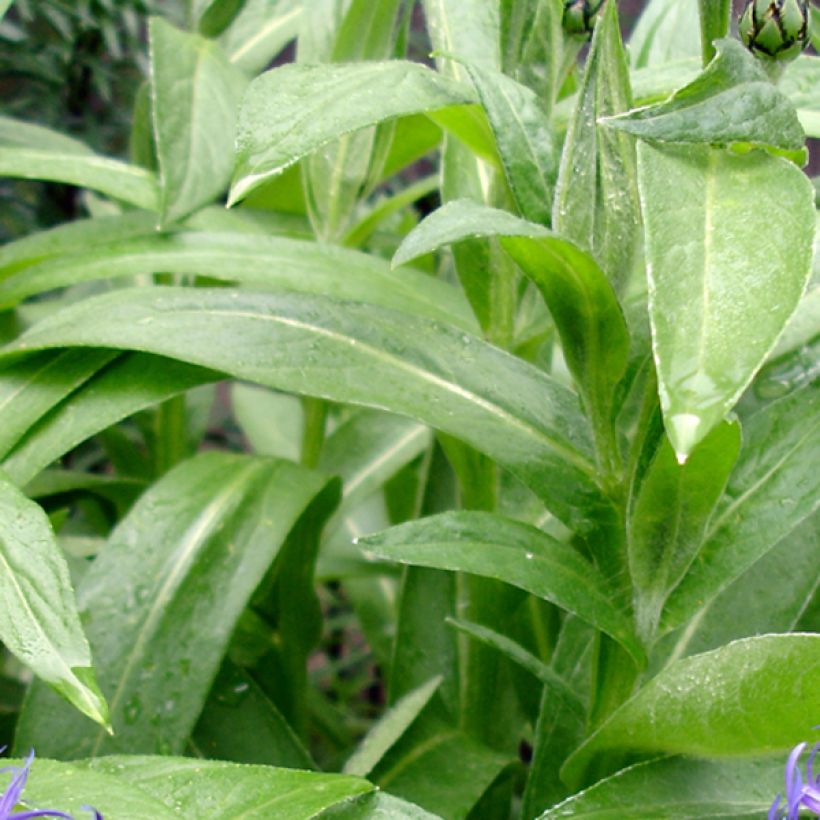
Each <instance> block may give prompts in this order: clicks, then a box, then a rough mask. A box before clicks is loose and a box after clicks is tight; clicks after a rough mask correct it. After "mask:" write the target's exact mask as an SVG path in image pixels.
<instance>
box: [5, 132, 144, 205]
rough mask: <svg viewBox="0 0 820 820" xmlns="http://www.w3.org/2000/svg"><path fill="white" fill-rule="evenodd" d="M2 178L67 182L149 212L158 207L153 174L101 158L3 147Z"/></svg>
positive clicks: (123, 163)
mask: <svg viewBox="0 0 820 820" xmlns="http://www.w3.org/2000/svg"><path fill="white" fill-rule="evenodd" d="M0 177H17V178H19V179H43V180H48V181H49V182H64V183H66V184H67V185H76V186H77V187H79V188H90V189H91V190H92V191H99V192H100V193H102V194H105V195H106V196H108V197H111V199H118V200H121V201H122V202H127V203H128V204H129V205H136V206H137V208H144V209H145V210H148V211H153V210H156V209H157V204H158V188H157V180H156V177H155V176H154V175H153V174H152V173H151V172H150V171H146V170H145V169H144V168H140V167H139V166H137V165H129V164H128V163H126V162H121V161H120V160H117V159H110V158H109V157H101V156H99V155H98V154H92V153H88V154H80V153H78V152H71V151H64V150H62V151H61V150H44V149H37V148H16V147H11V148H9V147H6V146H3V145H0Z"/></svg>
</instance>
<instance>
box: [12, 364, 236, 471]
mask: <svg viewBox="0 0 820 820" xmlns="http://www.w3.org/2000/svg"><path fill="white" fill-rule="evenodd" d="M84 352H85V353H86V355H87V356H88V355H89V354H91V353H92V351H84ZM99 353H100V352H98V351H94V352H93V355H94V356H96V355H99ZM62 355H65V354H62ZM89 358H91V357H89ZM60 359H61V360H62V356H61V357H60ZM27 363H28V361H24V362H21V363H20V366H21V367H22V366H24V365H25V364H27ZM14 367H16V366H14ZM219 378H220V374H219V373H214V372H213V371H211V370H205V369H204V368H201V367H196V366H194V365H189V364H184V363H182V362H177V361H174V360H173V359H162V358H159V357H158V356H148V355H144V354H129V355H126V356H122V357H120V358H119V359H118V360H117V361H116V362H113V363H112V364H110V365H109V366H108V367H106V368H104V369H103V370H101V371H100V372H99V373H97V374H96V375H94V376H93V378H90V379H88V380H87V381H86V382H84V383H83V384H82V385H81V387H80V388H79V389H78V390H75V391H74V392H73V393H72V394H71V395H70V396H68V397H67V398H66V400H65V401H63V402H62V403H60V404H58V405H56V406H55V407H54V408H53V409H52V410H51V412H49V413H47V414H46V415H45V416H43V417H42V418H41V419H40V421H39V422H37V423H36V424H35V425H34V426H33V427H32V428H31V429H30V430H29V431H28V432H27V433H26V434H25V436H23V438H22V439H21V440H20V441H19V443H18V444H17V445H16V446H15V447H14V449H13V450H12V451H11V452H10V453H9V454H8V455H7V456H6V459H5V461H3V463H2V468H3V470H4V471H5V472H6V473H7V474H8V475H9V476H10V477H11V478H12V480H13V481H15V482H17V483H18V484H20V485H21V486H22V485H25V484H27V483H28V482H29V481H31V479H32V478H34V477H35V476H36V475H37V474H38V473H39V472H40V471H41V470H42V469H44V468H45V467H47V466H48V465H49V464H51V463H52V462H53V461H55V460H56V459H58V458H60V456H62V455H64V454H65V453H67V452H68V451H69V450H71V449H72V448H73V447H76V446H77V445H78V444H81V443H82V442H84V441H86V440H87V439H89V438H90V437H91V436H93V435H94V434H96V433H99V432H100V431H101V430H105V429H106V428H107V427H110V426H111V425H112V424H116V423H117V422H118V421H122V419H124V418H127V417H128V416H130V415H132V414H134V413H136V412H138V411H140V410H144V409H145V408H147V407H152V406H153V405H155V404H158V403H159V402H162V401H165V400H166V399H169V398H171V397H173V396H176V395H179V394H180V393H184V392H185V391H186V390H189V389H190V388H192V387H197V386H199V385H201V384H207V383H209V382H214V381H217V380H218V379H219ZM57 383H58V384H59V381H57ZM52 389H53V388H52V387H51V386H49V388H48V393H49V394H51V395H53V394H52ZM55 401H56V399H55Z"/></svg>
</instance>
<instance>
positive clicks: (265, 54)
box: [219, 0, 302, 76]
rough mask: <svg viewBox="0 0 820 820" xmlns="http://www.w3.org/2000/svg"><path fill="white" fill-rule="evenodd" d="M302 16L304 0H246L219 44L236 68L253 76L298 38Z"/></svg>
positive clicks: (222, 35)
mask: <svg viewBox="0 0 820 820" xmlns="http://www.w3.org/2000/svg"><path fill="white" fill-rule="evenodd" d="M301 15H302V2H301V0H245V3H244V5H243V6H242V9H241V11H240V12H239V14H237V15H236V17H235V18H234V20H233V22H232V23H231V25H230V26H229V27H228V28H227V29H226V30H225V31H224V32H222V34H221V35H220V37H219V44H220V46H222V49H223V51H224V52H225V53H226V54H227V55H228V58H229V59H230V61H231V62H232V63H234V65H237V66H239V68H241V69H242V70H243V71H245V72H247V73H248V74H249V75H251V76H253V75H255V74H257V73H258V72H259V71H261V70H262V69H263V68H266V67H267V66H268V65H270V62H271V60H272V59H273V58H274V57H275V56H276V55H277V54H278V53H279V52H280V51H281V50H282V49H283V48H284V47H285V45H287V43H288V42H289V41H290V40H292V39H293V38H294V37H295V36H296V33H297V32H298V31H299V21H300V18H301Z"/></svg>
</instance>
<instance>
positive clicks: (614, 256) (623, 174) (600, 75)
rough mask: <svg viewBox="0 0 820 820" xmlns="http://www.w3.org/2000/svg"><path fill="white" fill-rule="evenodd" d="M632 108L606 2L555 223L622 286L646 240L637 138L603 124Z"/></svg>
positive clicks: (567, 146) (571, 133)
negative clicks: (642, 227) (642, 229)
mask: <svg viewBox="0 0 820 820" xmlns="http://www.w3.org/2000/svg"><path fill="white" fill-rule="evenodd" d="M631 107H632V97H631V92H630V88H629V71H628V69H627V64H626V53H625V52H624V47H623V43H622V42H621V34H620V29H619V26H618V13H617V9H616V4H615V3H614V2H609V3H607V6H606V8H605V9H604V11H603V14H602V15H601V17H600V19H599V20H598V22H597V24H596V26H595V33H594V35H593V38H592V46H591V48H590V52H589V57H588V58H587V62H586V69H585V72H584V79H583V84H582V86H581V91H580V94H579V96H578V101H577V103H576V107H575V113H574V115H573V118H572V121H571V122H570V125H569V128H568V129H567V136H566V140H565V141H564V149H563V153H562V154H561V167H560V170H559V174H558V184H557V187H556V191H555V201H554V208H553V216H552V226H553V228H554V229H555V230H556V231H557V232H558V233H559V234H560V235H561V236H564V237H566V238H567V239H569V240H571V241H572V242H575V243H576V244H578V245H579V246H580V247H581V248H583V249H584V250H587V251H589V252H590V253H592V255H593V257H594V258H595V259H596V260H597V262H598V264H599V265H600V266H601V268H602V270H603V271H604V273H605V274H606V275H607V276H608V277H609V280H610V281H611V282H612V284H613V285H614V286H615V288H616V290H617V291H618V292H621V291H622V290H623V289H624V287H625V286H626V284H627V282H628V281H629V279H630V277H631V275H632V272H633V266H634V261H635V254H636V251H637V248H638V246H639V244H640V242H639V237H640V224H641V217H640V205H639V199H638V188H637V171H636V165H635V145H634V140H632V139H630V138H629V137H628V136H626V135H625V134H620V133H617V132H615V131H612V130H611V129H607V128H606V127H604V126H603V125H601V124H599V122H598V120H599V119H600V118H601V117H606V116H610V115H612V114H619V113H621V112H622V111H627V110H629V109H630V108H631Z"/></svg>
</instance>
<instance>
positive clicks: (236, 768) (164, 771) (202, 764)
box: [55, 755, 374, 820]
mask: <svg viewBox="0 0 820 820" xmlns="http://www.w3.org/2000/svg"><path fill="white" fill-rule="evenodd" d="M55 765H56V764H55ZM75 765H76V766H77V767H78V768H79V766H80V765H82V767H83V768H87V770H89V773H91V772H93V773H100V774H105V775H108V776H111V777H114V778H116V779H117V780H118V781H119V782H126V783H129V784H131V785H133V786H135V787H137V788H139V789H141V790H144V791H145V792H148V793H149V794H151V795H153V797H154V799H155V800H156V801H158V802H159V804H160V806H161V807H163V808H164V807H165V806H168V807H169V808H171V809H172V811H173V812H174V814H173V816H174V817H207V818H209V820H236V819H237V818H240V817H247V818H253V817H259V818H262V817H283V818H284V817H287V818H288V820H310V819H311V818H315V817H319V816H321V815H322V814H323V813H324V812H325V811H326V810H329V809H332V808H333V807H334V806H336V805H338V804H340V803H346V802H348V801H350V800H351V799H352V798H355V797H357V796H361V795H366V794H368V793H369V792H372V791H373V789H374V787H373V785H372V784H371V783H368V782H367V781H366V780H362V779H361V778H359V777H350V776H349V775H341V774H325V773H323V772H300V771H295V770H294V769H277V768H274V767H273V766H243V765H240V764H238V763H223V762H221V761H217V760H196V759H191V758H185V757H177V758H173V757H143V756H140V755H128V756H125V755H113V756H111V757H103V758H98V759H96V760H91V761H88V762H86V763H83V764H75ZM107 816H108V815H106V817H107ZM112 816H113V815H112ZM161 816H162V817H163V818H164V815H161ZM132 820H150V818H149V817H145V818H142V817H139V818H132Z"/></svg>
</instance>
